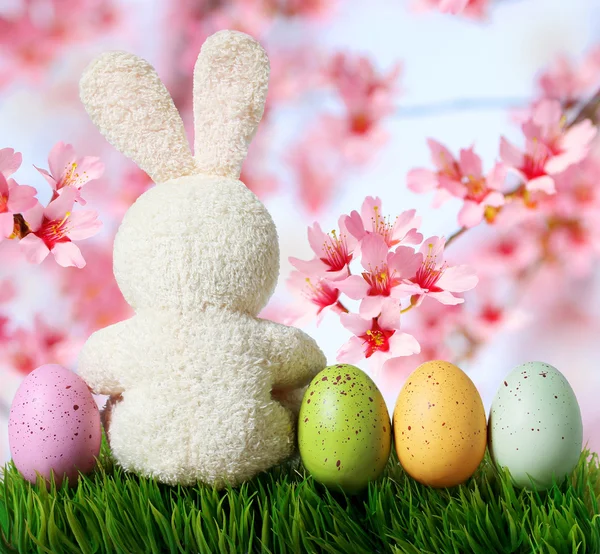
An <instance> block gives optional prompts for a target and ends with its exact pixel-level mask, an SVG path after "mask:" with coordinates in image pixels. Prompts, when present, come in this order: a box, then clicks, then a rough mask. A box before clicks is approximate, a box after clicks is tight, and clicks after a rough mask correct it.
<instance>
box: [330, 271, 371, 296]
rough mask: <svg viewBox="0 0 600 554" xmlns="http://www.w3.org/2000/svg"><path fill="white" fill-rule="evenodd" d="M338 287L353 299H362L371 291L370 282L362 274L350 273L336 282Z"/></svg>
mask: <svg viewBox="0 0 600 554" xmlns="http://www.w3.org/2000/svg"><path fill="white" fill-rule="evenodd" d="M335 286H336V288H337V289H338V290H339V291H341V292H343V293H344V294H345V295H346V296H348V297H350V298H352V299H353V300H362V299H363V298H364V297H365V296H367V293H368V292H369V284H368V283H367V282H366V281H365V280H364V279H363V278H362V277H361V276H360V275H350V277H347V278H346V279H342V280H340V281H336V282H335Z"/></svg>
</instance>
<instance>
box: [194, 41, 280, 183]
mask: <svg viewBox="0 0 600 554" xmlns="http://www.w3.org/2000/svg"><path fill="white" fill-rule="evenodd" d="M268 84H269V58H267V54H266V52H265V51H264V50H263V48H262V47H261V45H260V44H259V43H258V42H257V41H256V40H254V39H253V38H252V37H250V36H249V35H246V34H245V33H240V32H237V31H219V32H218V33H215V34H214V35H212V36H210V37H209V38H208V39H207V40H206V42H205V43H204V45H203V46H202V50H201V52H200V55H199V56H198V61H197V62H196V68H195V70H194V120H195V128H196V136H195V148H194V156H195V158H196V160H197V162H198V167H199V170H200V171H202V172H203V173H208V174H211V175H222V176H224V177H231V178H233V179H238V178H239V176H240V171H241V169H242V163H243V162H244V159H245V158H246V154H247V152H248V146H249V145H250V141H251V140H252V137H253V136H254V133H256V128H257V127H258V123H259V122H260V120H261V118H262V115H263V111H264V107H265V99H266V96H267V87H268Z"/></svg>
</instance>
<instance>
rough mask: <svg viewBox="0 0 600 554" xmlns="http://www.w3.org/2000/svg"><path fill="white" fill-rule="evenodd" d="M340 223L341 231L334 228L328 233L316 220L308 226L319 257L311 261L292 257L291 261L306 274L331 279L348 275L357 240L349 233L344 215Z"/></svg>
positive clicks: (309, 235) (310, 237) (315, 251)
mask: <svg viewBox="0 0 600 554" xmlns="http://www.w3.org/2000/svg"><path fill="white" fill-rule="evenodd" d="M338 225H339V232H338V231H336V230H335V229H334V230H333V231H331V232H330V233H329V234H326V233H324V232H323V231H322V230H321V226H320V225H319V224H318V223H316V222H315V223H314V224H313V226H312V227H309V228H308V242H309V243H310V246H311V248H312V250H313V252H314V253H315V254H316V256H317V257H316V258H313V259H312V260H310V261H304V260H299V259H298V258H293V257H290V259H289V260H290V263H291V264H292V265H293V266H294V267H295V268H296V269H298V270H299V271H301V272H302V273H304V274H306V275H315V276H320V277H325V278H327V279H329V280H330V281H337V280H339V279H343V278H345V277H347V276H348V274H349V268H348V265H349V264H350V262H351V261H352V257H353V250H354V247H355V246H356V243H357V241H356V239H355V238H354V236H352V235H351V234H350V233H348V231H347V229H346V224H345V217H344V216H341V217H340V218H339V221H338Z"/></svg>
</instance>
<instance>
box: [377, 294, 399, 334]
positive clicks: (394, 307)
mask: <svg viewBox="0 0 600 554" xmlns="http://www.w3.org/2000/svg"><path fill="white" fill-rule="evenodd" d="M377 323H378V324H379V327H381V329H388V330H391V329H400V305H399V304H398V302H397V301H396V300H393V299H390V298H386V299H385V301H384V303H383V305H382V307H381V315H380V316H379V317H378V318H377Z"/></svg>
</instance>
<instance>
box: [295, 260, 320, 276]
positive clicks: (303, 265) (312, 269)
mask: <svg viewBox="0 0 600 554" xmlns="http://www.w3.org/2000/svg"><path fill="white" fill-rule="evenodd" d="M288 260H289V262H290V263H291V264H292V265H293V266H294V267H295V268H296V269H297V270H298V271H300V272H301V273H304V274H305V275H309V276H311V275H323V274H324V273H326V272H327V265H325V264H324V263H323V262H322V261H321V260H319V258H314V259H312V260H308V261H306V260H299V259H298V258H294V257H293V256H290V257H289V258H288Z"/></svg>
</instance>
